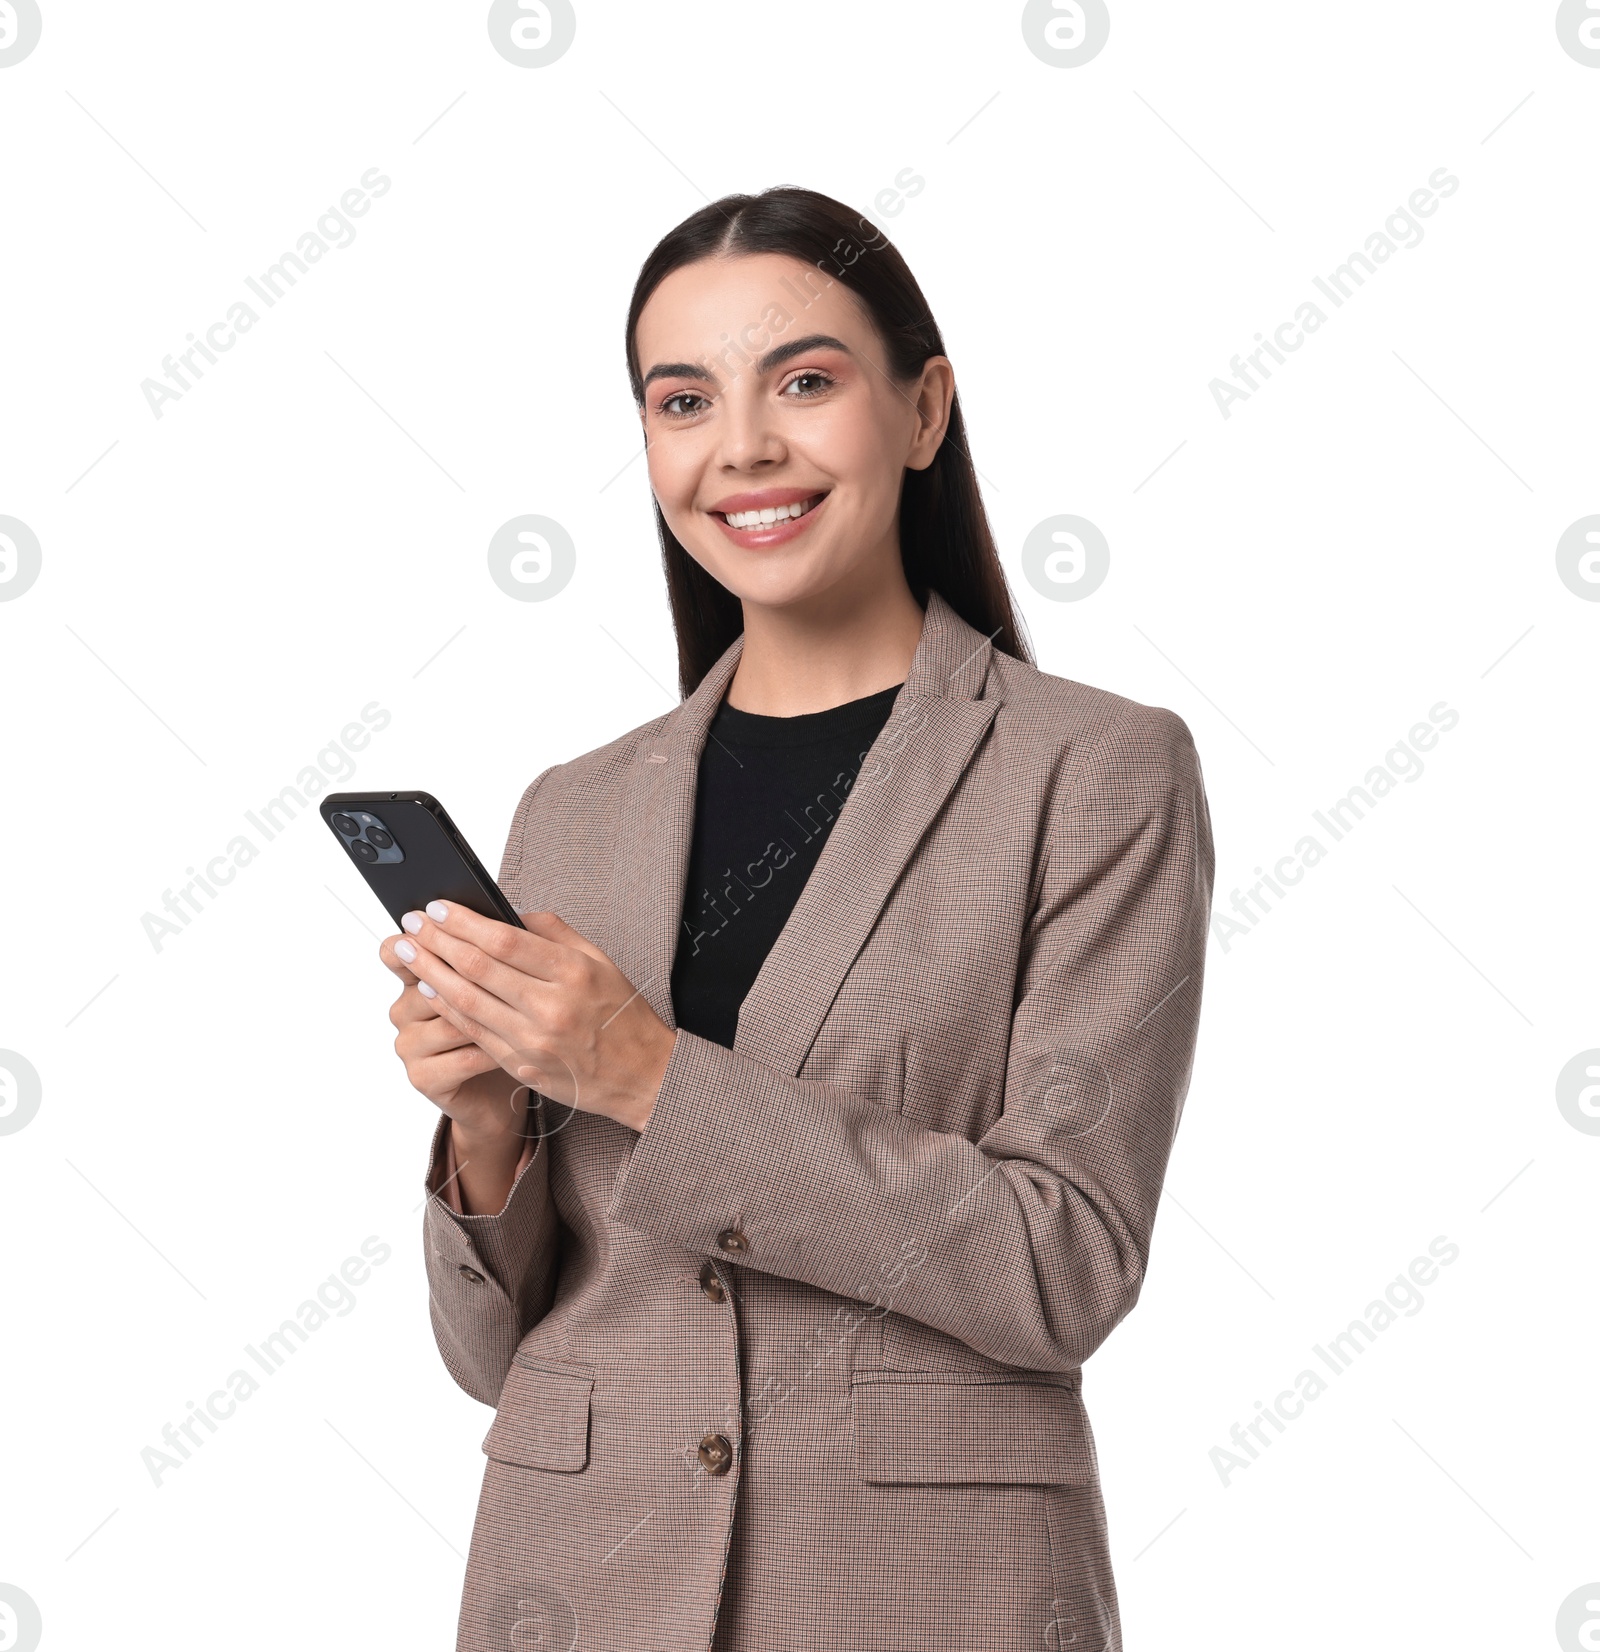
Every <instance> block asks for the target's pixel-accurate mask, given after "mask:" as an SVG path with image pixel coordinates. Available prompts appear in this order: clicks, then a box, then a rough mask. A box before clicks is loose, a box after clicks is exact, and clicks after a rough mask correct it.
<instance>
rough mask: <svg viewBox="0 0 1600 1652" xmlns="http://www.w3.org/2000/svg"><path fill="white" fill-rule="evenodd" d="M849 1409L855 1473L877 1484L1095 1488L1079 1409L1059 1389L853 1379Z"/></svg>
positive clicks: (1090, 1446) (1041, 1383) (869, 1374)
mask: <svg viewBox="0 0 1600 1652" xmlns="http://www.w3.org/2000/svg"><path fill="white" fill-rule="evenodd" d="M850 1407H851V1413H852V1420H853V1423H854V1427H855V1457H856V1472H857V1473H858V1474H859V1475H860V1476H861V1478H862V1479H863V1480H869V1481H872V1482H874V1483H875V1484H878V1485H926V1484H930V1483H931V1484H944V1483H949V1482H955V1481H972V1480H979V1481H999V1482H1005V1483H1011V1484H1017V1483H1021V1484H1031V1485H1092V1484H1095V1483H1096V1481H1097V1470H1096V1464H1095V1454H1094V1441H1093V1438H1092V1436H1091V1435H1090V1432H1089V1423H1088V1417H1087V1416H1086V1414H1085V1412H1084V1409H1083V1402H1082V1400H1080V1399H1079V1398H1078V1394H1077V1392H1076V1390H1075V1389H1074V1388H1072V1387H1070V1386H1068V1385H1066V1384H1064V1383H1059V1382H1051V1381H1049V1380H1047V1379H1045V1378H1039V1379H1037V1380H1031V1381H1030V1380H1019V1379H1014V1378H1007V1379H1003V1380H1000V1381H990V1380H987V1379H985V1378H981V1377H972V1376H956V1377H939V1376H918V1377H905V1376H900V1375H898V1374H895V1373H881V1372H877V1371H858V1372H856V1373H855V1375H854V1377H853V1378H852V1380H851V1387H850Z"/></svg>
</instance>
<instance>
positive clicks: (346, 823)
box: [332, 815, 361, 837]
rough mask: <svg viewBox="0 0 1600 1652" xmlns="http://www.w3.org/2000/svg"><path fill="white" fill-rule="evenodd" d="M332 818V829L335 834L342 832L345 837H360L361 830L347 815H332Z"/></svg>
mask: <svg viewBox="0 0 1600 1652" xmlns="http://www.w3.org/2000/svg"><path fill="white" fill-rule="evenodd" d="M332 818H333V829H334V830H335V831H336V832H342V833H343V834H344V836H346V837H360V836H361V828H360V827H359V826H358V825H356V823H355V822H354V821H353V820H352V819H351V818H350V817H349V815H334V816H333V817H332Z"/></svg>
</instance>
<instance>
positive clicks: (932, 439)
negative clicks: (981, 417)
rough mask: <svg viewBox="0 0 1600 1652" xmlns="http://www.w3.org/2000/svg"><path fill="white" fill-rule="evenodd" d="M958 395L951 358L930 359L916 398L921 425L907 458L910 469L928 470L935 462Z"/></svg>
mask: <svg viewBox="0 0 1600 1652" xmlns="http://www.w3.org/2000/svg"><path fill="white" fill-rule="evenodd" d="M955 393H956V370H955V368H954V367H952V366H951V364H950V358H949V357H948V356H929V357H928V359H927V360H926V361H925V362H924V363H923V364H922V378H921V380H920V381H919V383H918V385H917V391H916V395H915V397H914V398H913V399H914V401H915V404H916V409H917V417H918V420H919V421H920V423H919V427H918V430H917V433H916V435H915V436H914V437H913V438H912V440H911V451H910V452H909V453H907V455H906V468H907V469H908V470H926V469H927V468H928V466H929V465H931V464H932V463H933V460H934V455H935V454H937V453H938V451H939V444H940V443H941V442H942V441H943V440H944V434H945V431H946V430H947V429H948V428H949V425H950V403H951V402H952V401H953V400H954V399H955Z"/></svg>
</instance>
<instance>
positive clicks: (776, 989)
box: [610, 589, 999, 1078]
mask: <svg viewBox="0 0 1600 1652" xmlns="http://www.w3.org/2000/svg"><path fill="white" fill-rule="evenodd" d="M743 647H744V636H743V634H742V633H741V634H740V635H739V636H738V637H737V638H735V639H734V641H733V642H732V643H730V644H729V645H728V647H727V649H726V650H724V652H723V653H722V655H721V657H720V658H719V659H718V660H717V661H716V663H715V664H714V665H713V666H712V667H711V669H710V670H709V671H708V672H707V673H706V675H705V677H704V678H703V679H702V680H701V682H700V683H699V685H698V686H697V687H696V688H695V690H694V692H693V693H692V694H690V695H689V697H688V698H687V699H686V700H684V701H683V702H682V703H681V704H680V705H679V706H677V707H676V708H675V709H674V710H673V711H671V712H669V713H668V714H667V717H666V719H665V722H664V723H663V724H661V725H658V729H657V733H656V735H655V737H654V739H650V738H646V739H644V740H641V741H640V743H639V745H638V747H637V748H636V750H635V752H634V760H633V767H632V770H631V772H630V774H629V777H628V783H627V786H626V788H625V791H624V795H623V800H622V806H621V819H620V820H619V822H618V827H619V831H618V836H617V839H616V843H617V850H616V853H617V860H616V863H615V864H614V867H613V876H612V886H611V913H610V916H611V923H610V931H611V935H610V939H611V957H612V959H613V961H614V962H615V963H616V965H617V966H618V968H619V969H621V970H622V971H623V973H624V974H626V975H627V976H628V978H629V979H630V980H631V981H632V982H633V984H634V985H635V986H636V987H637V988H638V989H639V990H640V991H641V992H642V993H643V995H644V996H645V998H646V999H648V1000H649V1002H650V1004H651V1006H652V1007H653V1008H654V1009H655V1012H656V1014H657V1015H659V1016H660V1017H661V1019H662V1020H663V1021H665V1022H666V1024H667V1025H668V1026H669V1027H675V1026H676V1025H677V1021H676V1018H675V1017H674V1014H673V1007H672V990H671V988H672V961H673V957H674V955H675V951H676V947H677V940H678V932H679V927H680V920H681V917H682V912H683V897H684V882H685V878H686V877H687V873H688V863H689V847H690V840H691V837H692V834H693V829H694V809H695V793H696V782H697V778H698V773H699V764H700V753H701V751H702V750H703V748H704V746H705V742H706V733H707V730H708V728H709V727H710V724H711V720H712V718H713V717H714V716H715V715H716V712H717V708H718V707H719V706H720V705H721V703H722V699H723V695H724V693H725V692H726V690H727V687H728V683H729V681H730V680H731V679H732V677H733V673H734V670H735V668H736V667H737V665H738V663H739V655H740V653H741V652H742V650H743ZM993 654H994V648H993V646H992V644H991V643H990V641H989V639H988V638H987V637H985V636H984V635H983V634H982V633H981V632H980V631H978V630H976V629H975V628H974V627H973V626H971V625H969V624H967V622H966V621H965V620H964V619H962V617H961V616H960V615H959V614H958V613H957V612H956V611H955V609H954V608H952V607H951V606H950V604H949V603H948V602H946V601H945V599H944V598H943V597H942V596H940V595H939V593H938V592H937V591H935V590H931V589H930V591H929V592H928V600H927V604H926V606H925V608H924V612H923V620H922V635H921V638H920V639H919V641H918V643H917V648H916V652H915V654H914V655H913V656H912V660H911V666H910V669H909V670H908V672H907V674H906V680H905V683H904V684H903V685H902V687H901V689H900V692H899V693H898V694H897V695H896V696H895V698H894V702H893V704H892V705H891V707H890V711H889V720H888V722H887V723H885V725H884V727H883V729H882V731H881V732H880V733H879V735H878V737H877V739H876V740H874V742H873V743H872V745H871V746H870V747H869V748H868V751H867V755H866V757H865V758H864V759H863V760H862V764H861V773H860V776H859V777H858V779H857V781H856V784H855V786H854V788H853V789H852V790H851V792H850V794H849V796H848V797H847V799H846V801H845V805H844V807H843V808H842V809H840V811H839V814H838V818H837V819H836V820H835V822H834V824H833V827H832V829H831V830H830V831H829V833H828V838H827V841H826V843H824V845H823V848H822V854H821V857H820V858H819V860H818V862H817V864H816V866H815V868H814V869H813V871H812V873H811V876H810V877H809V878H808V879H807V881H806V884H805V887H804V888H803V889H802V890H801V892H800V898H799V901H798V902H797V904H796V906H795V908H794V910H793V912H792V913H791V914H790V916H789V920H788V922H787V924H786V925H785V926H784V929H783V932H782V934H780V935H779V937H778V939H777V942H776V943H775V944H774V946H773V948H772V950H771V951H770V952H769V953H768V954H767V957H766V961H765V962H764V963H763V965H762V967H761V971H760V973H759V974H758V975H757V976H756V979H755V983H754V984H753V985H752V987H751V988H750V991H749V993H748V994H747V995H746V997H745V1000H744V1003H743V1005H742V1006H741V1008H740V1011H739V1030H738V1034H737V1036H736V1037H735V1039H734V1048H735V1049H736V1050H739V1051H741V1052H743V1053H745V1054H748V1055H751V1056H753V1057H755V1058H756V1059H757V1060H759V1061H761V1062H762V1063H764V1064H765V1065H766V1066H768V1067H771V1068H773V1069H774V1070H776V1071H778V1072H781V1073H782V1074H784V1075H785V1076H786V1077H790V1078H792V1077H794V1076H795V1075H796V1074H798V1073H799V1071H800V1068H801V1066H802V1065H803V1063H804V1061H805V1058H806V1055H807V1054H808V1052H809V1051H810V1049H811V1045H812V1042H813V1041H814V1040H815V1038H816V1035H817V1031H818V1029H819V1028H820V1027H821V1025H822V1021H823V1018H824V1017H825V1016H826V1015H827V1013H828V1008H829V1006H830V1005H831V1004H832V1002H833V999H834V996H835V994H836V993H837V992H838V990H839V985H840V983H841V982H842V981H843V980H844V977H845V974H846V972H847V971H848V970H849V968H850V965H851V963H852V962H853V961H854V959H855V956H856V954H857V952H859V951H860V949H861V946H862V944H863V942H864V941H865V940H866V938H867V935H868V934H869V933H870V932H871V929H872V926H873V924H874V923H875V922H876V921H877V917H878V913H879V912H880V911H881V909H882V907H883V904H884V902H885V901H886V900H887V899H888V898H889V892H890V890H891V889H892V888H893V887H894V884H895V881H896V880H897V879H898V877H899V876H900V873H901V871H902V870H903V869H904V867H905V864H906V862H907V861H908V860H909V859H910V858H911V855H912V853H913V851H914V850H915V849H916V846H917V844H918V843H919V842H920V841H921V839H922V836H923V834H924V833H925V832H926V831H927V829H928V827H929V826H930V825H931V824H932V822H933V819H934V816H935V815H936V814H937V813H938V812H939V810H940V808H941V807H942V806H943V804H944V801H945V799H946V798H947V797H948V796H949V795H950V792H951V791H952V789H953V788H954V786H955V784H956V782H957V781H958V780H959V779H960V778H961V775H962V773H963V772H964V771H965V769H966V767H967V764H968V763H969V762H970V761H971V758H972V756H973V754H974V752H975V751H976V750H977V748H978V744H979V742H980V741H981V740H982V738H983V736H984V734H985V732H986V731H987V729H988V727H989V724H990V722H991V721H992V720H993V718H994V714H995V712H996V710H997V709H998V707H999V701H998V700H995V699H983V698H981V695H982V693H983V689H984V686H985V684H986V683H987V681H988V676H989V666H990V661H991V659H992V657H993ZM663 759H664V761H663ZM740 870H741V869H740V868H738V867H735V868H734V871H735V872H736V873H737V872H739V871H740ZM730 921H731V922H734V923H737V922H738V921H739V919H738V915H737V913H735V914H734V915H733V917H732V918H731V920H730Z"/></svg>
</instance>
